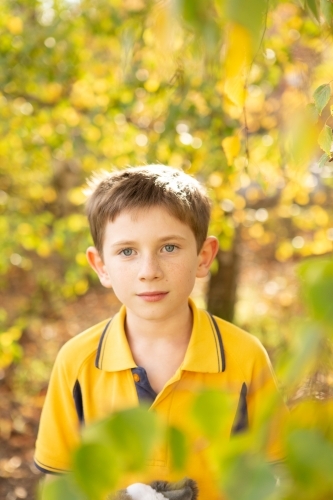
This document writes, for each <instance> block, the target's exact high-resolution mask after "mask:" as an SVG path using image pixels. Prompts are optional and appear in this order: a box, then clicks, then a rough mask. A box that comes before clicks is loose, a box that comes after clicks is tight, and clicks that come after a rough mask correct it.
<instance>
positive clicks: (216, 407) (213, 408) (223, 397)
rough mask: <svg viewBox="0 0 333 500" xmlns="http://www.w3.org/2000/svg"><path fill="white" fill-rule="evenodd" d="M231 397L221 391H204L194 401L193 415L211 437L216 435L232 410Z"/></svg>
mask: <svg viewBox="0 0 333 500" xmlns="http://www.w3.org/2000/svg"><path fill="white" fill-rule="evenodd" d="M230 408H231V406H230V399H229V398H228V396H227V394H224V393H223V392H221V391H213V390H211V391H210V390H209V391H204V392H202V393H201V394H200V395H199V396H198V397H197V398H196V399H195V401H194V404H193V416H194V418H195V420H196V421H197V422H198V424H199V425H200V427H201V429H202V431H203V432H204V433H205V435H206V436H207V437H209V438H214V437H216V434H218V433H219V432H220V430H221V429H222V427H223V424H224V421H225V420H224V419H227V417H228V414H229V412H230Z"/></svg>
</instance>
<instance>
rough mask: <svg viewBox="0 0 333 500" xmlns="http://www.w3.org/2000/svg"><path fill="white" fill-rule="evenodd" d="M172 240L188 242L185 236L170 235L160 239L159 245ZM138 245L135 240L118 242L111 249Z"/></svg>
mask: <svg viewBox="0 0 333 500" xmlns="http://www.w3.org/2000/svg"><path fill="white" fill-rule="evenodd" d="M171 240H178V241H179V240H183V241H184V240H186V238H184V237H183V236H180V235H179V234H170V235H167V236H163V238H160V239H159V240H158V242H159V243H164V242H166V241H171ZM135 244H137V242H136V241H134V240H121V241H116V242H115V243H113V244H112V245H111V247H120V246H131V245H135Z"/></svg>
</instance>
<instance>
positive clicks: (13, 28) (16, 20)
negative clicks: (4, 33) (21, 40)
mask: <svg viewBox="0 0 333 500" xmlns="http://www.w3.org/2000/svg"><path fill="white" fill-rule="evenodd" d="M7 28H8V30H9V31H10V32H11V33H12V34H13V35H20V34H21V33H22V31H23V23H22V19H21V18H20V17H11V18H10V19H9V20H8V22H7Z"/></svg>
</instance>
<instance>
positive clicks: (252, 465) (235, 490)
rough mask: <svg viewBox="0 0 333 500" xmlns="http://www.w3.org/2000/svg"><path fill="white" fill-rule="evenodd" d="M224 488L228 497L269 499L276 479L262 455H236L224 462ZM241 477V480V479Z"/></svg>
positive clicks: (247, 499) (239, 499) (241, 499)
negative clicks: (261, 457)
mask: <svg viewBox="0 0 333 500" xmlns="http://www.w3.org/2000/svg"><path fill="white" fill-rule="evenodd" d="M223 468H224V474H225V478H224V483H225V484H224V489H225V491H226V493H228V498H234V499H237V500H267V499H268V498H272V497H271V494H272V493H273V492H274V490H275V489H276V479H275V477H274V475H273V472H272V470H271V468H270V467H269V465H268V464H267V463H265V461H264V460H263V459H260V457H258V456H257V455H256V456H253V455H236V456H235V457H229V459H228V461H227V462H223ZM240 478H241V480H240Z"/></svg>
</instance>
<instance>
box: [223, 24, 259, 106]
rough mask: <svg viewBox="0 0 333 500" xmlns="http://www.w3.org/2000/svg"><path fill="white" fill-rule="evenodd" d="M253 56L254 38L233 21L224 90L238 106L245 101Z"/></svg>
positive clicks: (229, 35)
mask: <svg viewBox="0 0 333 500" xmlns="http://www.w3.org/2000/svg"><path fill="white" fill-rule="evenodd" d="M251 57H252V39H251V36H250V33H249V32H248V30H247V29H246V28H244V27H243V26H241V25H239V24H236V23H231V24H230V26H229V29H228V31H227V42H226V56H225V85H224V92H225V94H226V95H227V97H228V98H229V99H230V100H231V101H232V102H234V103H235V104H236V105H237V106H239V107H243V105H244V101H245V83H246V75H247V73H248V71H249V67H250V64H251Z"/></svg>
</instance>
